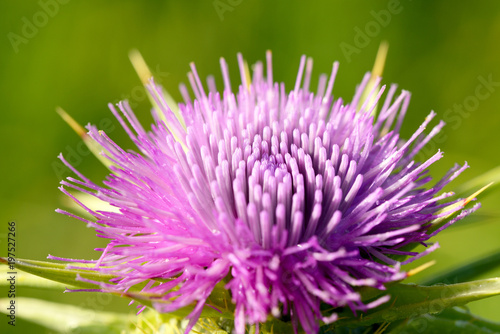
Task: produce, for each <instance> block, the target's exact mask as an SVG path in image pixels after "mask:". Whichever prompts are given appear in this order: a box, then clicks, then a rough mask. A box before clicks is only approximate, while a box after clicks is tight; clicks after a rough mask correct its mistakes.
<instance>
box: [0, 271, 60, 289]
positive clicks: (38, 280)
mask: <svg viewBox="0 0 500 334" xmlns="http://www.w3.org/2000/svg"><path fill="white" fill-rule="evenodd" d="M8 271H9V270H8V267H7V266H0V275H1V277H7V272H8ZM8 285H10V283H9V281H7V280H0V286H8ZM16 285H17V286H22V287H30V288H38V289H51V290H60V291H64V289H65V288H66V287H67V285H65V284H62V283H59V282H55V281H51V280H49V279H46V278H42V277H39V276H35V275H32V274H28V273H26V272H22V271H19V272H17V274H16Z"/></svg>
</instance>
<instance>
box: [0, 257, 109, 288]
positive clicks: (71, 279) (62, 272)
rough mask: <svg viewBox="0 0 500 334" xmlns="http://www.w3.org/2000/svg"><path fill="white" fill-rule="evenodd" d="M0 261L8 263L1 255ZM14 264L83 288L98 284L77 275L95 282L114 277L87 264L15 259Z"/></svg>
mask: <svg viewBox="0 0 500 334" xmlns="http://www.w3.org/2000/svg"><path fill="white" fill-rule="evenodd" d="M0 263H1V264H6V265H7V264H8V263H7V259H6V258H3V257H2V258H0ZM14 266H15V268H16V269H19V270H22V271H25V272H27V273H30V274H33V275H36V276H40V277H43V278H47V279H50V280H53V281H56V282H60V283H63V284H68V285H71V286H74V287H79V288H83V289H95V288H98V286H97V285H96V284H92V283H87V282H82V281H79V280H77V279H76V278H77V275H79V276H81V277H82V278H85V279H89V280H93V281H97V282H109V280H110V279H112V278H114V277H116V276H114V275H107V274H101V273H99V272H97V271H95V270H92V269H91V268H90V266H88V265H83V266H85V267H89V269H88V270H80V269H67V268H66V266H67V264H62V263H53V262H47V261H35V260H24V259H16V262H15V264H14Z"/></svg>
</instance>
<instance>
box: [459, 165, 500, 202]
mask: <svg viewBox="0 0 500 334" xmlns="http://www.w3.org/2000/svg"><path fill="white" fill-rule="evenodd" d="M488 183H493V184H492V186H491V187H489V188H488V189H487V190H486V191H485V192H484V194H483V196H484V195H485V194H489V193H491V192H492V191H493V190H494V189H495V188H496V187H497V186H498V185H499V184H500V166H498V167H495V168H493V169H490V170H489V171H487V172H486V173H483V174H481V175H479V176H477V177H475V178H473V179H472V180H470V181H467V182H465V183H462V184H460V185H459V186H457V187H456V188H455V189H454V191H455V193H456V194H457V195H463V194H465V193H469V192H471V191H474V190H475V189H478V188H480V187H482V186H484V185H485V184H488Z"/></svg>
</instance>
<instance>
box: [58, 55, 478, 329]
mask: <svg viewBox="0 0 500 334" xmlns="http://www.w3.org/2000/svg"><path fill="white" fill-rule="evenodd" d="M238 60H239V66H240V72H241V81H242V84H241V85H240V86H239V90H238V92H237V93H233V92H232V90H231V84H230V81H229V74H228V69H227V65H226V62H225V61H224V60H221V68H222V78H223V81H224V90H223V91H222V92H218V91H217V90H216V87H215V81H214V80H213V78H210V79H209V80H208V88H209V93H208V94H207V93H206V92H205V89H204V87H203V85H202V82H201V80H200V78H199V76H198V74H197V72H196V69H195V67H194V65H192V66H191V70H192V72H191V73H190V74H189V79H190V82H191V86H192V90H193V92H194V96H195V99H194V100H191V98H190V97H189V94H188V92H187V89H186V88H185V87H184V86H181V92H182V94H183V96H184V100H185V102H184V103H183V104H179V106H178V107H177V106H173V105H168V104H167V99H166V98H165V95H164V93H163V91H162V89H161V87H159V86H158V85H156V84H155V83H154V82H153V81H152V80H151V81H150V83H149V85H148V90H149V93H150V95H151V96H152V97H153V99H154V105H155V108H154V109H153V116H154V118H155V123H154V124H153V125H152V127H151V130H150V131H146V130H145V129H144V128H143V127H142V126H141V124H140V123H139V122H138V120H137V119H136V117H135V116H134V114H133V112H132V110H131V109H130V107H129V105H128V104H127V102H122V103H119V104H118V109H119V110H117V109H116V108H115V106H113V105H110V109H111V111H112V112H113V114H114V115H115V116H116V118H117V119H118V121H119V122H120V123H121V125H122V126H123V128H124V129H125V131H126V132H127V133H128V135H129V136H130V138H131V139H132V140H133V142H134V143H135V144H136V145H137V148H138V149H139V152H134V151H125V150H123V149H122V148H120V147H119V146H118V145H117V144H115V143H114V142H113V141H112V140H111V139H110V138H109V137H108V136H107V135H106V134H105V133H103V132H102V131H101V132H99V131H98V130H97V128H96V127H94V126H89V127H88V130H89V136H90V137H91V138H92V139H93V140H94V141H95V143H97V144H98V145H99V146H100V147H101V148H102V150H103V155H104V157H105V158H106V159H107V160H108V161H109V165H110V166H109V167H110V169H111V174H110V175H109V176H108V177H107V179H106V180H105V181H104V186H100V185H97V184H96V183H94V182H92V181H91V180H89V179H87V178H86V177H84V176H83V175H82V174H80V173H78V172H77V171H76V170H75V169H74V168H72V167H71V166H70V168H72V169H73V171H74V172H75V173H76V174H77V175H78V177H79V179H75V178H68V180H67V181H63V182H62V184H63V186H68V187H71V188H73V189H76V190H79V191H82V192H86V193H89V194H91V195H93V196H95V197H97V198H98V199H100V200H102V201H104V202H107V203H109V204H111V205H112V206H114V207H116V208H117V209H118V210H117V211H94V210H93V209H92V208H90V207H87V206H85V205H84V204H82V203H80V202H78V199H77V198H75V197H73V195H72V194H71V193H69V192H68V191H67V190H66V189H65V188H64V187H61V189H62V191H63V192H65V193H66V194H68V195H69V196H71V197H72V198H74V199H75V201H77V202H78V203H80V204H81V205H82V206H83V208H84V209H85V210H86V211H87V212H88V213H90V214H91V215H92V216H94V217H95V220H86V219H83V218H79V217H77V218H79V219H81V220H84V221H86V222H88V224H89V225H90V226H92V227H94V228H95V229H96V231H97V233H98V236H100V237H103V238H108V239H109V243H108V244H107V246H106V247H105V248H104V249H100V250H101V251H102V255H101V257H100V259H99V260H98V261H89V262H93V263H95V268H96V269H98V270H99V271H101V272H103V273H110V274H114V275H117V278H116V279H114V280H113V281H112V282H109V284H103V285H102V291H128V290H129V289H130V288H131V287H133V286H136V285H139V284H145V286H143V288H142V291H143V292H148V293H150V294H151V295H152V296H155V297H154V298H153V299H152V300H153V305H154V306H155V308H156V309H157V310H159V311H160V312H171V311H175V310H178V309H180V308H182V307H185V306H190V305H193V304H195V305H196V306H195V307H194V309H193V310H192V312H191V314H190V316H189V317H190V319H191V322H190V326H189V328H191V326H192V325H194V323H195V322H196V320H197V319H198V318H199V316H200V314H201V311H202V309H203V307H204V306H205V305H206V304H210V301H209V300H208V298H209V296H210V294H211V292H212V291H213V289H214V287H215V286H216V285H217V284H218V283H220V282H222V284H225V287H226V288H227V289H228V290H229V291H230V295H231V298H232V301H233V303H234V305H235V307H234V310H235V311H234V312H235V315H234V318H235V328H236V333H239V334H241V333H244V331H245V325H246V324H258V323H261V322H265V321H266V320H267V319H268V316H269V315H273V316H274V317H280V316H282V315H289V316H290V317H291V320H292V322H293V323H294V326H295V327H297V326H298V325H299V323H300V326H301V327H302V328H303V329H304V330H305V331H306V332H307V333H315V332H317V331H318V330H319V324H320V322H326V323H328V322H333V321H335V320H336V317H337V316H336V314H335V313H331V312H330V314H325V313H323V312H322V308H321V307H320V306H321V305H325V304H327V305H329V306H330V309H331V308H337V307H349V308H350V309H352V310H353V311H358V310H361V311H363V310H367V309H369V308H372V307H375V306H377V305H379V304H381V303H383V302H385V301H387V300H388V298H389V297H388V296H385V297H382V298H379V299H377V300H375V301H372V302H370V303H363V302H362V300H361V296H360V294H359V293H358V292H357V290H356V289H357V287H360V286H370V287H375V288H377V289H384V284H385V283H387V282H391V281H397V280H401V279H403V278H405V277H406V274H405V272H403V271H401V268H400V265H401V264H405V263H407V262H410V261H412V260H414V259H416V258H419V257H420V256H422V255H424V254H426V253H428V252H429V251H432V250H433V249H435V248H436V247H437V244H434V245H432V246H431V247H429V248H427V250H426V251H424V252H422V253H420V254H418V253H416V252H412V251H411V249H412V247H414V246H415V245H417V244H423V245H426V243H425V242H426V241H427V240H428V239H429V238H430V237H431V236H433V235H434V234H436V233H437V232H439V231H440V230H442V229H443V228H445V227H446V226H447V225H449V224H451V223H453V222H454V221H456V220H457V219H460V218H461V217H463V216H464V215H465V214H467V213H468V211H464V212H462V213H461V214H459V215H458V216H457V217H456V218H455V219H452V220H450V221H448V222H447V223H446V224H445V225H442V224H441V225H440V226H439V225H436V224H437V222H438V221H439V220H440V219H441V218H443V217H448V216H449V215H450V213H452V212H454V211H457V210H460V209H462V207H463V206H464V205H465V202H464V200H459V201H450V202H446V201H445V202H444V203H443V201H442V200H443V199H444V198H446V197H448V196H449V195H450V194H449V193H444V194H441V195H439V194H438V193H440V191H441V189H442V188H443V187H444V186H445V185H446V184H447V183H448V182H450V181H451V180H452V179H454V178H455V177H456V176H457V175H458V174H459V173H460V172H461V171H463V170H464V169H465V168H466V167H467V166H466V165H464V166H463V167H459V166H455V167H454V168H452V169H451V171H450V172H449V173H448V174H447V175H446V176H445V177H444V178H442V179H441V180H440V181H439V182H437V183H436V184H435V185H434V186H432V187H429V186H426V185H427V184H428V183H429V181H430V180H431V178H430V177H429V176H426V173H427V168H428V167H429V166H430V165H431V164H432V163H434V162H436V161H437V160H439V159H440V158H441V157H442V153H441V152H437V153H436V154H435V155H434V156H432V157H430V158H429V159H428V160H425V161H423V162H416V161H414V160H413V159H414V157H415V156H416V154H417V153H418V152H419V150H420V149H421V148H422V147H423V146H424V145H425V144H426V143H427V142H428V141H429V140H430V139H431V137H432V136H433V135H435V134H436V133H437V132H438V131H439V130H440V129H441V127H442V126H443V123H442V122H441V123H439V124H438V125H437V126H435V127H434V129H433V130H432V131H430V133H429V134H428V135H425V134H424V130H425V127H426V126H427V125H428V123H429V122H430V121H431V119H432V118H433V117H434V115H435V114H434V113H431V114H430V115H429V116H428V117H427V118H426V119H425V121H424V122H423V124H422V125H421V126H420V127H419V128H418V129H417V130H416V132H415V133H414V134H413V135H412V136H411V137H410V138H409V139H408V140H402V139H401V138H400V137H399V130H400V128H401V124H402V122H403V118H404V115H405V113H406V110H407V107H408V103H409V100H410V94H409V93H408V92H407V91H402V92H401V93H400V94H399V95H397V94H396V90H397V87H396V86H395V85H393V86H391V87H390V89H389V91H388V93H387V96H386V97H385V100H384V101H383V102H382V101H381V100H380V98H381V95H382V93H383V91H384V88H385V87H382V88H381V89H379V88H377V87H378V81H377V82H375V84H374V85H373V87H374V88H373V89H371V92H369V94H366V92H367V84H368V82H369V80H370V74H367V75H366V76H365V77H364V79H363V81H362V83H361V85H360V86H359V87H358V88H357V89H356V91H355V94H354V97H353V99H352V101H351V102H349V103H344V101H343V100H342V99H334V98H333V97H332V88H333V83H334V79H335V76H336V73H337V68H338V64H337V63H334V65H333V70H332V73H331V75H330V77H329V79H328V80H327V77H326V76H325V75H322V76H321V77H320V80H319V84H318V89H317V93H312V92H310V91H309V83H310V80H311V71H312V62H311V61H308V62H306V59H305V57H303V58H302V59H301V62H300V69H299V74H298V77H297V81H296V84H295V88H294V89H293V90H292V91H291V92H289V93H287V92H286V90H285V86H284V84H279V83H275V82H274V81H273V77H272V67H271V54H270V53H268V54H267V64H266V66H267V71H266V74H264V69H263V68H264V66H263V64H261V63H257V64H256V65H255V67H254V72H253V77H252V78H250V75H249V72H248V70H247V66H246V64H245V62H244V61H243V59H242V58H241V56H240V55H239V58H238ZM306 63H307V66H306ZM304 69H305V76H304V82H303V83H302V78H303V73H304ZM363 93H365V94H363ZM377 104H378V105H377ZM377 106H378V107H377ZM376 108H379V109H380V111H379V112H375V110H376ZM375 115H376V116H375ZM61 159H62V160H63V161H65V160H64V158H63V157H61ZM66 164H67V165H68V166H69V164H68V163H67V162H66ZM438 201H440V202H438ZM59 211H60V212H64V213H66V214H68V215H71V216H73V214H71V213H68V212H65V211H62V210H59ZM75 217H76V216H75ZM438 226H439V228H438ZM402 257H403V258H404V257H406V260H405V261H404V262H398V261H396V260H395V258H398V259H401V258H402ZM189 328H188V330H189Z"/></svg>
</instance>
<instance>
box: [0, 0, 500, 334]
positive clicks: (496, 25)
mask: <svg viewBox="0 0 500 334" xmlns="http://www.w3.org/2000/svg"><path fill="white" fill-rule="evenodd" d="M382 40H386V41H388V42H389V45H390V48H389V54H388V58H387V63H386V67H385V71H384V83H388V84H389V83H393V82H395V83H398V84H399V87H400V88H403V89H406V90H409V91H411V92H412V102H411V103H410V108H409V112H408V115H407V118H406V121H405V124H404V127H403V133H404V135H405V136H406V137H407V136H408V135H410V134H411V133H412V132H413V131H414V130H415V129H416V128H417V127H418V125H419V124H420V123H421V122H422V121H423V119H424V117H425V116H426V115H427V114H428V113H429V112H430V110H435V111H436V112H437V114H438V118H440V119H444V120H446V121H448V123H449V124H448V126H447V127H445V129H444V133H445V136H441V137H440V138H441V139H440V140H439V142H438V143H437V142H432V143H431V144H430V147H429V148H428V149H427V150H426V152H427V153H425V154H426V156H430V155H431V154H432V153H434V152H435V151H436V150H437V149H438V148H439V149H441V150H443V151H444V152H445V156H444V158H443V159H442V160H441V161H439V162H438V163H437V164H436V165H435V166H433V168H432V172H433V174H434V175H438V176H439V175H442V174H444V173H445V172H446V170H447V169H448V168H449V167H451V166H452V165H453V164H454V163H455V162H457V163H463V162H464V161H467V162H468V163H469V164H470V166H471V168H470V169H468V170H467V171H466V172H465V173H463V175H461V176H460V178H459V179H458V180H456V181H455V183H454V185H455V186H456V185H458V184H460V183H461V182H464V181H467V180H469V179H472V178H473V177H474V176H478V175H480V174H482V173H485V172H487V171H488V170H490V169H492V168H494V167H496V166H498V165H500V155H499V153H500V149H499V144H500V61H499V59H500V46H499V40H500V2H498V1H493V0H491V1H474V2H465V1H463V2H457V1H417V0H413V1H411V0H401V1H394V0H384V1H378V0H377V1H347V0H342V1H327V0H324V1H310V2H306V1H264V0H216V1H212V0H208V1H200V0H193V1H132V0H120V1H117V0H114V1H112V0H110V1H96V0H87V1H78V0H64V1H63V0H41V1H1V2H0V87H1V89H0V103H1V112H0V115H1V121H0V136H1V140H0V143H1V164H0V168H1V173H0V177H1V180H2V186H1V194H0V196H1V198H0V205H1V210H0V226H3V227H0V237H1V238H3V239H2V240H0V241H1V243H0V247H2V249H1V251H0V253H1V254H4V253H5V249H4V248H6V243H5V233H6V232H7V222H8V221H10V220H14V221H15V222H16V223H17V254H16V255H17V257H19V258H31V259H39V260H43V259H45V258H46V256H47V255H48V254H53V255H57V256H64V257H71V258H87V259H89V258H97V257H98V256H99V255H98V253H97V252H95V251H93V249H94V248H95V247H99V246H102V245H103V240H98V239H97V238H96V237H95V233H94V231H92V230H90V229H88V228H86V226H85V224H83V223H81V222H79V221H77V220H74V219H71V218H69V217H66V216H63V215H59V214H57V213H55V212H54V209H56V208H58V207H62V208H64V207H66V203H65V202H64V198H63V196H62V193H61V192H60V191H59V190H58V189H57V187H58V183H59V181H60V180H61V179H62V178H63V177H65V176H68V175H70V173H69V171H67V170H65V169H62V167H61V165H60V164H59V163H58V160H57V159H56V157H57V155H58V154H59V153H60V152H62V153H64V154H65V155H72V156H73V157H74V158H73V163H75V164H76V165H77V166H78V168H79V169H80V170H81V171H84V173H85V174H86V175H87V176H89V177H91V178H93V179H95V180H98V179H102V178H103V177H104V176H105V174H106V170H105V168H104V167H102V166H101V165H100V164H99V163H98V161H97V160H96V159H95V158H94V157H93V156H91V155H88V154H86V153H85V151H81V141H80V139H79V137H78V136H77V135H76V134H75V133H74V132H73V131H72V130H71V129H70V128H69V127H68V126H67V125H66V124H65V123H64V122H63V121H62V119H61V118H60V117H59V116H58V115H57V114H56V112H55V107H56V106H61V107H62V108H64V109H65V110H66V111H68V112H69V113H70V114H71V115H72V116H73V117H74V118H75V119H76V120H77V121H78V122H80V123H81V124H87V123H89V122H90V123H94V124H98V125H100V126H101V127H102V128H104V129H105V130H107V131H108V132H109V133H110V135H111V137H112V138H114V139H115V140H116V141H117V142H119V143H120V144H123V146H125V147H128V148H132V143H131V142H130V140H128V139H127V138H126V136H125V133H124V131H123V130H122V129H121V128H120V127H119V126H118V124H117V122H115V121H114V120H113V117H112V115H111V113H110V112H109V110H108V109H107V103H108V102H117V101H118V100H120V99H123V98H127V99H129V100H130V101H131V104H132V105H133V106H134V107H135V110H136V111H137V113H138V115H139V118H140V119H141V120H143V121H144V122H146V123H147V122H150V121H151V117H150V116H149V105H148V101H147V99H146V98H145V95H144V91H143V89H142V88H141V83H140V81H139V79H138V77H137V75H136V74H135V72H134V70H133V68H132V66H131V64H130V62H129V59H128V56H127V55H128V52H129V51H130V50H131V49H134V48H136V49H138V50H140V52H141V53H142V54H143V56H144V58H145V59H146V61H147V62H148V64H149V66H150V67H151V69H152V70H153V72H155V73H156V74H157V76H158V78H159V81H160V82H161V83H162V84H163V85H164V87H165V88H166V89H167V90H168V91H169V92H170V93H171V94H172V95H173V97H174V98H176V99H178V100H180V94H179V93H178V84H179V83H180V82H187V77H186V73H187V72H188V71H189V62H192V61H194V62H195V63H196V65H197V68H198V71H199V73H200V75H201V76H202V77H205V76H206V75H209V74H214V75H215V77H216V80H217V83H219V86H220V83H221V78H220V75H219V73H220V70H219V57H221V56H222V57H225V58H226V60H227V61H228V63H229V65H230V69H231V70H232V74H231V76H232V78H233V80H232V82H233V84H235V83H236V82H237V81H236V78H237V73H238V70H237V66H236V53H237V52H242V53H243V55H244V56H245V58H246V59H247V60H248V62H249V63H254V62H255V61H257V60H263V59H264V57H265V51H266V50H268V49H269V50H272V51H273V60H274V64H273V66H274V77H275V79H276V80H279V81H283V82H285V83H286V85H287V87H288V88H289V89H290V88H291V87H292V85H293V84H294V82H295V76H296V72H297V69H298V64H299V58H300V56H301V55H302V54H307V55H308V56H311V57H313V58H314V70H313V74H314V77H315V78H317V76H318V75H319V74H320V73H324V72H328V73H329V72H330V70H331V64H332V62H333V61H334V60H339V61H340V70H339V74H338V77H337V81H336V84H335V88H334V94H335V95H336V96H342V97H344V98H346V99H350V98H351V97H352V94H353V92H354V88H355V85H356V84H357V83H358V82H359V81H360V80H361V78H362V76H363V74H364V73H365V72H366V71H368V70H370V69H371V68H372V65H373V61H374V58H375V55H376V51H377V48H378V46H379V44H380V42H381V41H382ZM484 82H489V84H485V83H484ZM478 86H481V87H480V88H478ZM460 105H462V106H463V107H460ZM460 110H461V111H460ZM433 124H437V121H435V122H434V123H433ZM79 152H84V153H85V154H83V153H79ZM452 188H453V186H452V187H449V188H448V190H451V189H452ZM481 202H482V203H483V208H482V209H481V210H480V211H479V212H477V214H476V215H475V218H471V219H468V220H466V221H462V222H460V223H459V225H457V226H454V227H452V228H450V229H448V230H447V231H445V232H443V233H441V235H440V236H439V237H438V240H439V242H440V244H441V248H440V249H439V250H437V251H436V252H434V253H433V254H432V255H430V256H428V257H427V258H426V259H424V260H422V261H420V262H419V263H418V264H421V263H424V262H426V261H429V260H431V259H436V260H437V264H436V265H435V266H434V267H432V268H430V269H428V270H427V271H425V272H424V273H421V274H419V275H418V276H417V277H415V278H414V281H418V280H419V279H422V278H423V277H425V275H427V274H431V273H436V272H440V271H445V270H448V269H450V268H454V267H455V266H457V265H459V264H460V263H463V262H464V261H469V260H472V259H475V258H478V257H481V256H484V255H486V254H489V253H491V252H493V251H495V250H497V249H498V248H499V246H500V245H499V244H500V242H499V241H500V219H499V217H500V209H499V208H498V203H500V191H496V192H495V191H491V192H490V193H488V194H487V196H485V197H484V198H483V199H482V200H481ZM487 276H500V271H498V270H497V271H493V272H490V273H488V274H487V275H486V274H485V275H484V277H487ZM2 279H3V278H2ZM18 294H19V295H22V296H35V297H40V298H44V299H46V300H52V301H62V302H65V303H72V304H75V305H82V306H86V305H85V300H87V299H86V298H87V295H85V296H82V294H62V293H54V292H53V291H50V292H48V291H35V290H33V289H27V288H24V289H23V288H20V287H19V288H18ZM4 295H5V296H4ZM0 297H6V294H4V293H3V292H2V295H1V296H0ZM126 304H127V302H126V301H124V300H115V301H112V302H111V303H109V304H106V305H105V308H106V309H107V310H121V311H124V312H135V311H134V309H133V308H129V307H128V306H127V305H126ZM499 306H500V298H499V297H496V298H491V299H487V300H483V301H479V302H475V303H472V304H470V305H469V307H470V309H471V310H472V311H473V312H475V313H477V314H480V315H482V316H484V317H487V318H490V319H494V320H500V317H499V316H498V309H499ZM2 307H3V306H2ZM20 307H21V309H20V310H19V312H21V313H22V305H21V306H20ZM99 307H101V308H103V305H100V306H99ZM18 315H19V314H18ZM5 322H6V321H5V320H1V321H0V326H1V327H0V328H5V327H4V326H5ZM18 326H19V327H16V330H19V332H17V331H16V333H25V332H26V333H27V332H37V331H38V330H39V328H37V327H36V326H34V325H31V324H29V323H27V322H24V321H22V320H20V319H19V318H18Z"/></svg>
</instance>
